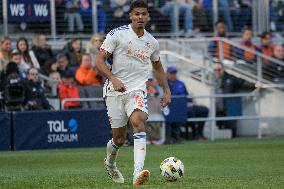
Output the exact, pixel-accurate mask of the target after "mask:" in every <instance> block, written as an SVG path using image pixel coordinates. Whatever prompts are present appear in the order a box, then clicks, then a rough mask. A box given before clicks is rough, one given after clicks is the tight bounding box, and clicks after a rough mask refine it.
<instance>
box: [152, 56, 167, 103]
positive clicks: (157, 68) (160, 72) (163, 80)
mask: <svg viewBox="0 0 284 189" xmlns="http://www.w3.org/2000/svg"><path fill="white" fill-rule="evenodd" d="M152 67H153V74H154V76H155V78H156V79H157V81H158V83H159V85H160V86H161V87H162V88H163V90H164V94H163V98H162V101H161V105H162V107H166V106H167V105H168V104H169V103H170V102H171V91H170V88H169V85H168V81H167V77H166V74H165V71H164V68H163V65H162V63H161V61H160V59H159V60H158V61H155V62H154V61H152Z"/></svg>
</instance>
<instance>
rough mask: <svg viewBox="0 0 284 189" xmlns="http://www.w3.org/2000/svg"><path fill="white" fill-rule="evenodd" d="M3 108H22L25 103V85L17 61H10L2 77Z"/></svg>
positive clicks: (16, 109) (14, 109) (15, 109)
mask: <svg viewBox="0 0 284 189" xmlns="http://www.w3.org/2000/svg"><path fill="white" fill-rule="evenodd" d="M1 91H2V97H3V100H2V102H3V105H4V106H3V108H5V110H7V111H10V110H13V111H18V110H22V109H23V107H24V103H25V87H24V83H23V80H22V79H21V77H20V75H19V68H18V65H17V64H16V63H15V62H12V61H11V62H9V63H8V64H7V66H6V71H5V72H3V73H2V77H1Z"/></svg>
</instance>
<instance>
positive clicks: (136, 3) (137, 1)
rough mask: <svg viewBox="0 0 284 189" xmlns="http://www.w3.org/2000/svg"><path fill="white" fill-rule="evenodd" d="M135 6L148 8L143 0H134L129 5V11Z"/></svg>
mask: <svg viewBox="0 0 284 189" xmlns="http://www.w3.org/2000/svg"><path fill="white" fill-rule="evenodd" d="M135 8H146V9H147V10H148V4H147V2H146V1H144V0H135V1H133V2H132V3H131V5H130V12H132V11H133V9H135Z"/></svg>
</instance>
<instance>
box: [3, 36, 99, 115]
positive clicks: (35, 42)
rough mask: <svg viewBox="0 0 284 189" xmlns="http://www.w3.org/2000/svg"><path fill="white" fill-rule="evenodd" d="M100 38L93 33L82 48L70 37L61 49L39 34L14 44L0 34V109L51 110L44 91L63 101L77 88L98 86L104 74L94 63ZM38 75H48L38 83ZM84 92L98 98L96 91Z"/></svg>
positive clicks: (76, 95)
mask: <svg viewBox="0 0 284 189" xmlns="http://www.w3.org/2000/svg"><path fill="white" fill-rule="evenodd" d="M102 41H103V37H102V36H100V35H95V36H93V37H92V39H91V40H90V42H89V43H88V45H87V46H86V47H85V46H82V41H81V39H79V38H76V37H74V38H72V39H71V40H70V42H68V43H67V44H66V45H65V46H64V47H63V49H61V50H57V51H53V50H52V49H51V48H50V46H49V45H48V44H47V41H46V36H45V35H44V34H42V33H41V34H38V35H36V36H35V37H34V38H33V39H32V40H31V41H28V40H27V39H26V38H25V37H19V38H18V40H16V44H15V47H14V46H12V42H11V39H10V38H9V37H3V38H2V39H1V41H0V45H1V46H0V47H1V48H0V49H1V50H0V62H1V70H0V94H1V95H0V97H1V98H0V101H1V110H2V111H9V110H40V109H42V110H44V109H52V108H53V107H52V106H51V105H50V104H49V102H48V101H47V97H46V94H48V95H51V96H52V95H58V97H59V99H60V100H64V99H65V98H79V97H80V92H79V90H80V89H81V88H82V90H83V89H84V87H89V88H92V87H98V88H100V89H102V85H103V82H104V77H103V76H102V75H100V73H99V72H98V70H97V68H96V65H94V59H95V57H96V54H97V53H98V49H99V46H100V44H101V43H102ZM30 45H31V47H30ZM86 52H89V53H86ZM39 74H41V75H42V78H44V77H45V78H48V79H47V82H42V81H41V80H40V78H39ZM97 91H98V90H97ZM100 91H102V90H100ZM88 92H89V93H88V96H87V97H90V98H91V97H101V95H100V94H98V92H93V93H92V92H90V90H88ZM92 95H93V96H92ZM84 97H86V96H84ZM80 107H82V106H81V104H80V102H67V103H66V104H65V105H64V108H65V109H74V108H80Z"/></svg>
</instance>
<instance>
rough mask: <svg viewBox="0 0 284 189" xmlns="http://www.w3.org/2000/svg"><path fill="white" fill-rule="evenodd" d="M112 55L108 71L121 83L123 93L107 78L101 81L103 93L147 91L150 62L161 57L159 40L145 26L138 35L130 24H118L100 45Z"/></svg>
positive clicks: (109, 94)
mask: <svg viewBox="0 0 284 189" xmlns="http://www.w3.org/2000/svg"><path fill="white" fill-rule="evenodd" d="M101 49H102V50H105V51H107V52H109V53H111V54H112V55H113V56H112V57H113V60H112V66H111V72H112V73H113V74H114V75H115V76H116V77H117V78H118V79H119V80H120V81H121V82H122V83H123V84H124V86H125V88H126V91H125V92H124V93H121V92H118V91H115V90H114V88H113V85H112V83H111V82H110V81H108V80H107V81H106V83H105V85H104V96H117V95H122V94H126V93H129V92H131V91H134V90H143V91H145V92H146V81H147V80H148V76H149V73H150V71H151V62H152V61H154V62H155V61H158V60H159V58H160V51H159V44H158V41H157V40H156V39H155V38H154V37H153V36H152V35H151V34H149V33H148V32H147V31H146V30H144V35H143V36H142V37H140V38H138V36H137V34H136V33H135V32H134V31H133V30H132V28H131V25H130V24H129V25H125V26H121V27H119V28H116V29H114V30H112V31H110V32H109V33H108V35H107V36H106V39H105V41H104V42H103V44H102V46H101Z"/></svg>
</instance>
